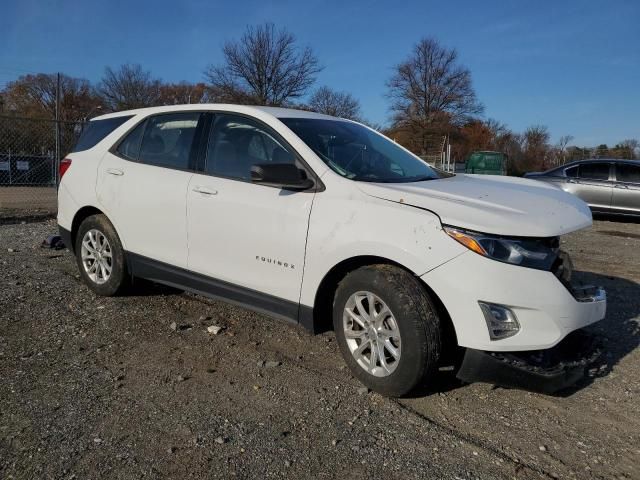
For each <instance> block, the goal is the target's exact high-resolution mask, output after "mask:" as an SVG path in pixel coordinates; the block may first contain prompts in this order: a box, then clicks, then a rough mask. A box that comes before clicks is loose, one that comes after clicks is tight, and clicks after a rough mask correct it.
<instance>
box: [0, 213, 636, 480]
mask: <svg viewBox="0 0 640 480" xmlns="http://www.w3.org/2000/svg"><path fill="white" fill-rule="evenodd" d="M55 231H56V226H55V223H54V222H53V221H49V222H42V223H30V224H26V225H19V224H18V225H3V226H0V247H1V248H0V272H1V275H0V379H1V383H0V478H25V479H32V478H69V479H70V478H142V477H146V478H228V477H239V478H257V477H259V478H262V477H289V478H335V477H339V478H371V477H376V478H451V479H470V478H482V479H487V478H518V479H521V478H522V479H525V478H562V479H565V478H607V479H609V478H619V479H628V478H640V375H639V374H640V351H639V349H638V348H637V347H638V343H639V342H640V331H639V327H638V323H639V320H640V285H639V283H640V254H639V253H638V252H639V251H640V224H638V223H614V222H609V221H599V222H596V224H595V226H594V228H593V229H592V230H590V231H587V232H581V233H578V234H573V235H572V236H570V237H569V238H567V240H566V244H565V248H566V249H568V250H569V251H570V252H571V254H572V255H573V258H574V262H575V266H576V269H577V270H579V271H581V273H579V275H582V276H583V277H584V278H585V279H587V280H592V281H593V282H595V283H598V284H602V285H604V286H605V287H606V288H607V291H608V295H609V310H608V314H607V317H606V319H605V320H604V321H603V322H600V324H599V325H597V326H596V327H595V330H596V331H597V332H599V333H600V334H601V335H602V336H603V341H604V342H605V346H606V355H605V357H604V362H603V363H601V364H599V365H596V367H595V368H594V369H593V370H592V372H591V375H590V376H589V377H588V378H586V379H585V380H584V381H583V382H582V383H581V384H580V385H578V386H577V387H576V388H575V389H573V390H571V391H569V392H565V393H564V394H563V395H558V396H545V395H539V394H534V393H528V392H524V391H519V390H506V389H502V388H494V387H492V386H490V385H487V384H473V385H462V384H460V383H459V382H457V381H455V379H454V378H453V377H452V375H451V373H447V372H443V373H442V374H441V375H440V378H438V380H437V382H436V383H435V384H434V385H431V386H428V387H425V388H424V389H423V391H422V392H420V393H419V394H418V395H415V396H414V398H409V399H403V400H400V401H397V400H390V399H387V398H383V397H381V396H379V395H377V394H374V393H368V392H366V391H365V392H363V391H362V389H361V388H360V387H361V385H360V384H358V383H357V382H356V381H355V380H354V379H353V378H352V377H351V376H350V375H349V373H348V371H347V370H345V367H344V365H343V362H342V360H341V358H340V355H339V353H338V349H337V346H336V343H335V340H334V336H333V334H331V333H328V334H325V335H321V336H315V337H313V336H310V335H309V334H307V333H305V332H304V331H303V330H301V329H299V328H297V327H293V326H290V325H287V324H284V323H281V322H279V321H277V320H272V319H270V318H267V317H265V316H262V315H259V314H255V313H251V312H248V311H246V310H243V309H240V308H236V307H231V306H228V305H225V304H222V303H218V302H214V301H210V300H207V299H204V298H201V297H198V296H194V295H189V294H180V293H178V292H175V291H171V290H167V289H162V288H160V287H147V288H145V289H138V290H137V293H136V294H135V295H130V296H127V297H120V298H97V297H95V296H94V295H93V294H92V293H90V292H89V290H88V289H87V288H85V287H84V286H83V285H82V284H81V283H80V281H79V279H78V275H77V271H76V266H75V264H74V262H73V259H72V257H71V255H70V254H69V253H67V252H65V251H61V252H55V251H51V250H45V249H41V248H39V244H40V242H41V241H42V239H43V238H44V237H45V236H46V235H48V234H52V233H55ZM172 324H175V325H173V327H175V329H174V328H172ZM214 324H215V325H219V326H222V327H224V330H223V331H222V332H221V333H219V334H218V335H211V334H209V333H207V332H206V327H207V326H209V325H214ZM263 362H268V363H266V364H265V363H263Z"/></svg>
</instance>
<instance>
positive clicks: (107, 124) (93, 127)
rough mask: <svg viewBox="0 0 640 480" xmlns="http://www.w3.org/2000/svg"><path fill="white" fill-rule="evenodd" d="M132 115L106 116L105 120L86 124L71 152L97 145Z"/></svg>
mask: <svg viewBox="0 0 640 480" xmlns="http://www.w3.org/2000/svg"><path fill="white" fill-rule="evenodd" d="M132 117H133V115H127V116H123V117H114V118H105V119H104V120H91V121H90V122H88V123H87V125H86V126H85V128H84V130H83V132H82V134H81V135H80V138H79V139H78V143H76V146H75V147H74V148H73V150H72V151H71V152H72V153H73V152H82V151H83V150H89V149H90V148H93V147H95V146H96V145H97V144H98V143H99V142H100V141H102V139H103V138H105V137H106V136H107V135H109V134H110V133H111V132H113V131H114V130H115V129H116V128H118V127H119V126H120V125H122V124H123V123H124V122H126V121H127V120H129V119H130V118H132Z"/></svg>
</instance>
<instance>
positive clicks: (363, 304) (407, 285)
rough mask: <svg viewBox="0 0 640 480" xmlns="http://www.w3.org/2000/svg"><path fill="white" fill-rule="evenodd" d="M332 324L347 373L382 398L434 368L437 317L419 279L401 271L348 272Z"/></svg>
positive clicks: (438, 338)
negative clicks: (349, 371) (351, 374)
mask: <svg viewBox="0 0 640 480" xmlns="http://www.w3.org/2000/svg"><path fill="white" fill-rule="evenodd" d="M333 324H334V329H335V332H336V337H337V340H338V345H339V346H340V350H341V351H342V355H343V356H344V358H345V361H346V363H347V365H348V366H349V368H350V370H351V372H352V373H353V374H354V375H355V376H356V377H357V378H358V379H359V380H360V381H361V382H362V383H364V384H365V385H366V386H367V387H369V388H371V389H372V390H375V391H377V392H379V393H381V394H383V395H388V396H402V395H404V394H406V393H409V392H410V391H411V390H412V389H414V388H415V387H416V386H417V385H418V384H421V383H423V382H424V381H425V380H426V379H427V378H428V377H429V376H430V375H432V374H433V373H434V372H435V371H436V369H437V365H438V361H439V359H440V352H441V329H440V319H439V318H438V315H437V312H436V309H435V307H434V304H433V302H432V301H431V299H430V298H429V295H428V294H427V292H426V290H425V289H424V288H423V286H422V285H421V284H420V281H419V280H418V279H417V278H416V277H415V276H414V275H412V274H411V273H409V272H407V271H405V270H402V269H401V268H398V267H395V266H392V265H371V266H366V267H362V268H359V269H357V270H354V271H353V272H351V273H349V274H348V275H347V276H346V277H345V278H344V280H343V281H342V282H340V285H338V289H337V291H336V295H335V298H334V305H333Z"/></svg>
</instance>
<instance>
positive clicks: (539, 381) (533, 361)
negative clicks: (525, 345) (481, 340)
mask: <svg viewBox="0 0 640 480" xmlns="http://www.w3.org/2000/svg"><path fill="white" fill-rule="evenodd" d="M600 354H601V349H600V346H599V345H598V342H597V341H596V339H595V338H594V337H593V336H591V335H590V334H588V333H587V332H585V331H583V330H578V331H575V332H573V333H571V334H569V335H568V336H567V337H566V338H565V339H564V340H563V341H562V342H560V343H559V344H558V345H556V346H555V347H553V348H550V349H548V350H533V351H528V352H485V351H481V350H474V349H471V348H468V349H467V351H466V353H465V356H464V359H463V361H462V366H461V367H460V369H459V370H458V373H457V377H458V378H459V379H460V380H462V381H464V382H468V383H473V382H487V383H493V384H494V385H499V386H502V387H512V388H521V389H523V390H530V391H535V392H540V393H547V394H549V393H554V392H557V391H559V390H563V389H565V388H567V387H570V386H571V385H573V384H575V383H576V382H577V381H578V380H580V379H581V378H582V377H583V376H584V375H585V372H586V370H587V368H588V367H589V365H590V364H592V363H593V362H595V361H596V360H597V359H598V357H599V356H600Z"/></svg>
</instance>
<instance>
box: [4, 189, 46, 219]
mask: <svg viewBox="0 0 640 480" xmlns="http://www.w3.org/2000/svg"><path fill="white" fill-rule="evenodd" d="M57 202H58V193H57V191H56V188H55V186H53V187H35V186H27V187H14V186H12V187H8V186H5V185H0V224H1V223H3V222H2V220H3V219H5V218H17V217H25V216H29V217H32V218H33V217H39V216H43V215H47V214H49V215H51V214H55V213H56V210H57V208H58V205H57Z"/></svg>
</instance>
